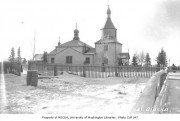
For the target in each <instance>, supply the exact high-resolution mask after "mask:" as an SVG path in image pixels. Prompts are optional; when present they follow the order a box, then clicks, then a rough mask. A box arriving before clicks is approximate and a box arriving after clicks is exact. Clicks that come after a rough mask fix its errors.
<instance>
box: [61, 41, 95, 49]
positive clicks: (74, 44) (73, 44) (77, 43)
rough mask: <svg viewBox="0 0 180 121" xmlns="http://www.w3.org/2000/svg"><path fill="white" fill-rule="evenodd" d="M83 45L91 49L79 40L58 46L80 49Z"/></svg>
mask: <svg viewBox="0 0 180 121" xmlns="http://www.w3.org/2000/svg"><path fill="white" fill-rule="evenodd" d="M84 45H86V46H87V47H89V48H92V47H91V46H89V45H87V44H86V43H84V42H82V41H80V40H71V41H68V42H66V43H64V44H61V45H60V46H66V47H71V46H72V47H79V46H80V47H82V46H84Z"/></svg>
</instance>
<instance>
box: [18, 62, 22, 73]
mask: <svg viewBox="0 0 180 121" xmlns="http://www.w3.org/2000/svg"><path fill="white" fill-rule="evenodd" d="M21 71H22V65H21V63H19V65H18V72H19V76H21Z"/></svg>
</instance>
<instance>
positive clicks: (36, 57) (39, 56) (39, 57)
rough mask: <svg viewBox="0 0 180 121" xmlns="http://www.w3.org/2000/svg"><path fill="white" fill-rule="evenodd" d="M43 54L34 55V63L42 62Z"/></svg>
mask: <svg viewBox="0 0 180 121" xmlns="http://www.w3.org/2000/svg"><path fill="white" fill-rule="evenodd" d="M42 57H43V54H35V55H34V61H43V58H42Z"/></svg>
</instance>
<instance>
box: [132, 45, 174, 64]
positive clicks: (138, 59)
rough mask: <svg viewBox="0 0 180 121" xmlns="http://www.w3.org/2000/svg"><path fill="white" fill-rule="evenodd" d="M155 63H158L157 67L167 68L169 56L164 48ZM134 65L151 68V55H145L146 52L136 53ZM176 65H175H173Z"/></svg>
mask: <svg viewBox="0 0 180 121" xmlns="http://www.w3.org/2000/svg"><path fill="white" fill-rule="evenodd" d="M155 61H156V62H157V67H160V66H164V67H166V66H167V64H168V61H167V55H166V52H165V51H164V49H163V48H161V51H160V52H159V53H158V56H157V57H156V59H155ZM132 65H133V66H151V58H150V55H149V53H146V55H145V54H144V52H143V51H142V52H140V53H136V54H134V55H133V58H132ZM173 65H174V64H173Z"/></svg>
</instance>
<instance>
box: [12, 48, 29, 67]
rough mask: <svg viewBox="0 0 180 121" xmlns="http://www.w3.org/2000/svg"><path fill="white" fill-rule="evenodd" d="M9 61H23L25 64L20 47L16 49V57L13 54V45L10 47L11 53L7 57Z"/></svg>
mask: <svg viewBox="0 0 180 121" xmlns="http://www.w3.org/2000/svg"><path fill="white" fill-rule="evenodd" d="M8 61H9V62H19V63H24V64H26V62H27V60H26V59H25V58H22V57H21V49H20V47H19V48H18V50H17V57H16V56H15V50H14V47H12V48H11V53H10V56H9V58H8Z"/></svg>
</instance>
